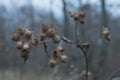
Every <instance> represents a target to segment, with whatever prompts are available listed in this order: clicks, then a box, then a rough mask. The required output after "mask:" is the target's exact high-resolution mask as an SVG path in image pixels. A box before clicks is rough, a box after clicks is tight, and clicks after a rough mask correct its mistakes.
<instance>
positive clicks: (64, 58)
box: [60, 55, 68, 63]
mask: <svg viewBox="0 0 120 80" xmlns="http://www.w3.org/2000/svg"><path fill="white" fill-rule="evenodd" d="M67 59H68V57H67V56H66V55H62V56H61V57H60V61H61V62H63V63H66V60H67Z"/></svg>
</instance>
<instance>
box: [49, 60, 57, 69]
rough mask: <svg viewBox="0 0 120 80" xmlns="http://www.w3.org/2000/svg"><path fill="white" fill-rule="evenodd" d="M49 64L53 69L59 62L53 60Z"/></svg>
mask: <svg viewBox="0 0 120 80" xmlns="http://www.w3.org/2000/svg"><path fill="white" fill-rule="evenodd" d="M49 64H50V67H51V68H54V67H56V65H57V62H56V60H54V59H51V60H50V62H49Z"/></svg>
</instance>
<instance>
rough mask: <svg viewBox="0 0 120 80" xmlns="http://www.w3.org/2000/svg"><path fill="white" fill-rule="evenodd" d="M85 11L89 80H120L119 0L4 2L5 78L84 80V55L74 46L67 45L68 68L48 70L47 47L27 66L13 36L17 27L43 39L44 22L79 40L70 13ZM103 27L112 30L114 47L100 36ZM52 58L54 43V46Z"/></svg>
mask: <svg viewBox="0 0 120 80" xmlns="http://www.w3.org/2000/svg"><path fill="white" fill-rule="evenodd" d="M81 10H82V11H85V12H86V18H85V21H86V23H85V24H84V25H78V26H79V28H78V31H79V33H78V39H79V40H80V42H87V41H89V40H92V42H91V46H90V49H89V52H88V54H87V55H88V59H89V71H90V72H91V73H92V74H91V76H90V77H89V79H90V80H108V79H109V77H110V76H111V74H112V73H115V72H116V73H115V74H114V75H113V77H112V78H118V77H120V71H119V70H118V69H119V67H120V44H119V41H120V35H119V34H120V0H0V80H79V79H77V78H78V77H79V75H80V73H81V72H82V71H83V70H85V62H84V57H83V54H82V52H81V50H79V49H76V46H75V45H70V44H65V43H64V48H65V54H66V55H67V56H68V61H67V63H66V64H61V63H60V64H59V65H58V66H57V67H56V68H55V69H51V68H50V66H49V64H48V63H49V60H50V58H49V57H48V56H46V54H45V51H44V50H43V45H40V46H38V47H37V48H36V50H33V51H32V52H31V55H30V57H29V59H28V60H27V62H26V63H24V61H23V60H22V59H21V58H20V57H19V51H17V49H16V47H15V43H14V42H12V41H11V39H10V35H12V34H14V33H16V29H17V28H18V27H26V28H28V29H31V30H33V31H34V32H35V34H36V36H38V38H39V35H40V32H41V29H40V28H41V24H43V23H46V24H50V25H52V27H53V28H55V30H56V32H57V33H58V34H60V35H64V36H66V37H67V38H69V39H71V40H74V37H75V36H74V32H75V31H74V27H75V21H74V20H73V19H72V18H71V17H70V16H69V12H71V11H81ZM103 26H108V27H109V28H110V34H111V39H110V43H109V44H108V43H106V42H105V41H104V40H103V39H102V38H101V37H98V35H100V34H101V31H102V28H103ZM48 47H49V54H51V52H52V51H53V50H54V48H55V45H54V44H52V43H50V44H49V45H48Z"/></svg>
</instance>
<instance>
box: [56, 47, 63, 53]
mask: <svg viewBox="0 0 120 80" xmlns="http://www.w3.org/2000/svg"><path fill="white" fill-rule="evenodd" d="M56 51H59V52H63V51H64V49H63V47H61V46H58V47H57V49H56Z"/></svg>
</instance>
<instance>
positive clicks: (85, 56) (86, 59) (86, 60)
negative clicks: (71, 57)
mask: <svg viewBox="0 0 120 80" xmlns="http://www.w3.org/2000/svg"><path fill="white" fill-rule="evenodd" d="M83 54H84V58H85V63H86V79H85V80H88V58H87V54H86V52H83Z"/></svg>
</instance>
